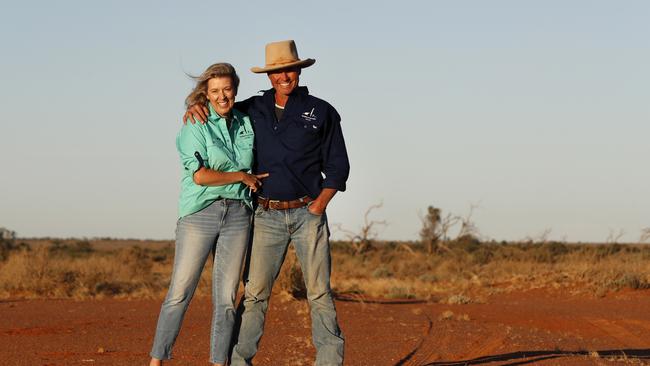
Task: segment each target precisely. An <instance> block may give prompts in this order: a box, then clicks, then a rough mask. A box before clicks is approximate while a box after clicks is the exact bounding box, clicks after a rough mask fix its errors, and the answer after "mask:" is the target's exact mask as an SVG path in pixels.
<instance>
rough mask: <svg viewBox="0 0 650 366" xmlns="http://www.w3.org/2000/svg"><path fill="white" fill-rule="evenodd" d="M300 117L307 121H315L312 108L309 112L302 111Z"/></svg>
mask: <svg viewBox="0 0 650 366" xmlns="http://www.w3.org/2000/svg"><path fill="white" fill-rule="evenodd" d="M302 118H304V119H305V120H307V121H309V122H313V121H315V120H316V115H315V114H314V108H312V109H311V112H304V113H303V114H302ZM314 128H316V126H314Z"/></svg>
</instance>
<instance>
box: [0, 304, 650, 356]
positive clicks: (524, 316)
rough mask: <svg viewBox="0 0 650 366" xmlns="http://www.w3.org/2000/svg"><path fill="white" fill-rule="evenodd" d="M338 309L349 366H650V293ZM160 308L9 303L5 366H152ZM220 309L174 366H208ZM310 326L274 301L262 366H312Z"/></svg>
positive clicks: (3, 338) (301, 314) (181, 347)
mask: <svg viewBox="0 0 650 366" xmlns="http://www.w3.org/2000/svg"><path fill="white" fill-rule="evenodd" d="M336 305H337V309H338V311H339V318H340V323H341V327H342V328H343V331H344V333H345V336H346V339H347V345H346V365H373V366H374V365H395V366H398V365H437V366H441V365H454V366H456V365H489V366H492V365H522V364H540V365H614V364H650V291H631V292H623V293H617V294H615V295H610V296H608V297H605V298H590V297H585V296H574V295H566V294H563V293H558V292H548V291H533V292H525V293H515V294H506V295H498V296H493V297H491V298H488V300H487V301H486V303H483V304H467V305H446V304H435V303H420V302H417V301H377V302H373V301H369V300H366V301H364V302H359V301H350V299H347V300H346V299H340V300H338V301H337V304H336ZM159 307H160V301H159V300H86V301H74V300H4V301H0V365H3V366H4V365H146V364H147V362H148V355H147V354H148V351H149V348H150V347H151V341H152V336H153V331H154V327H155V324H156V319H157V315H158V311H159ZM210 308H211V304H210V300H209V299H207V298H197V299H195V300H194V301H193V303H192V304H191V306H190V310H189V312H188V314H187V316H186V318H185V323H184V326H183V329H182V331H181V334H180V336H179V338H178V341H177V343H176V346H175V353H174V357H175V359H174V360H173V361H170V362H168V363H166V365H170V366H172V365H208V338H209V328H210ZM449 312H452V313H449ZM443 314H445V315H443ZM309 324H310V321H309V313H308V306H307V304H306V302H304V301H284V302H283V301H282V300H280V299H279V298H277V297H276V298H274V299H273V301H272V302H271V309H270V311H269V314H268V321H267V327H266V332H265V336H264V338H263V341H262V344H261V351H260V352H259V354H258V355H257V357H256V359H255V360H254V361H255V365H256V366H263V365H311V364H312V363H313V359H314V349H313V347H312V345H311V343H310V329H309Z"/></svg>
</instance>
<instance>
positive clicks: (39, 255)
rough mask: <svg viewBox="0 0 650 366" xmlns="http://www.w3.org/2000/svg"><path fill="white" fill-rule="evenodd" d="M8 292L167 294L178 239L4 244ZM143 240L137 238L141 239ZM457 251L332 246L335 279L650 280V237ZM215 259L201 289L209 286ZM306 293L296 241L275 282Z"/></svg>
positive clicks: (591, 289) (456, 300)
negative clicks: (643, 241)
mask: <svg viewBox="0 0 650 366" xmlns="http://www.w3.org/2000/svg"><path fill="white" fill-rule="evenodd" d="M0 244H1V245H0V249H1V250H0V297H1V298H10V297H11V298H15V297H25V298H51V297H56V298H78V299H83V298H102V297H123V298H160V297H162V296H164V294H165V292H166V290H167V285H168V283H169V276H170V274H171V269H172V261H173V244H172V243H171V242H147V243H138V242H128V243H124V242H121V241H106V240H103V241H101V242H88V241H74V240H68V241H60V240H49V241H47V242H44V241H39V242H37V243H34V242H28V243H24V244H15V243H7V242H2V243H0ZM135 244H137V245H135ZM448 247H449V248H451V251H450V252H447V251H445V252H441V253H431V254H429V253H427V252H426V251H425V250H424V248H423V247H422V246H421V245H417V244H408V243H387V244H383V245H377V246H375V247H374V248H373V249H371V250H369V251H367V252H366V253H364V254H354V250H353V248H352V247H351V246H350V245H348V244H346V243H342V242H338V243H333V245H332V267H333V273H332V287H333V289H334V291H335V292H337V293H339V294H350V295H363V296H367V297H376V298H418V299H427V300H430V301H438V302H444V303H450V304H465V303H472V302H482V301H483V299H484V298H485V296H488V295H491V294H496V293H500V292H507V291H513V290H528V289H535V288H546V289H558V290H562V291H571V292H583V293H590V294H593V295H596V296H602V295H605V294H607V293H608V292H612V291H619V290H621V289H624V288H628V289H633V290H640V289H647V288H650V271H648V270H647V269H648V268H650V246H645V245H620V244H608V245H587V244H564V243H539V244H535V243H526V244H521V243H520V244H512V243H478V242H476V241H472V240H463V241H459V242H451V243H448ZM210 262H211V261H209V263H208V264H207V266H206V269H205V270H204V272H203V276H202V278H201V282H200V283H199V288H198V289H197V295H199V296H201V295H209V293H210V276H209V274H210V272H211V263H210ZM275 290H276V292H282V293H284V294H285V295H290V296H291V297H294V298H304V297H305V288H304V285H303V283H302V274H301V272H300V266H299V265H298V263H297V261H296V259H295V254H294V253H293V250H290V251H289V253H288V256H287V260H286V261H285V263H284V266H283V268H282V270H281V273H280V277H279V278H278V282H277V283H276V287H275Z"/></svg>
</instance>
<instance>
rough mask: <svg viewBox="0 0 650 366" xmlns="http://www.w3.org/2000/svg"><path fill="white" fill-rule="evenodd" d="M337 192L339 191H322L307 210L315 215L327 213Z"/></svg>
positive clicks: (328, 189)
mask: <svg viewBox="0 0 650 366" xmlns="http://www.w3.org/2000/svg"><path fill="white" fill-rule="evenodd" d="M336 192H338V191H337V190H336V189H333V188H323V190H322V191H320V194H319V195H318V197H317V198H316V199H315V200H314V201H313V202H312V204H311V205H309V207H308V208H307V209H308V210H309V212H311V213H313V214H315V215H322V214H323V212H325V209H326V208H327V205H329V203H330V201H331V200H332V198H334V195H335V194H336Z"/></svg>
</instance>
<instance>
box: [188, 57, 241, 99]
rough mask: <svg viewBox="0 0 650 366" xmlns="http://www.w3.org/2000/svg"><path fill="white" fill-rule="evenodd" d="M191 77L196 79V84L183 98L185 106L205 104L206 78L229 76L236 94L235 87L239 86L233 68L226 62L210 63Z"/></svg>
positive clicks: (237, 77)
mask: <svg viewBox="0 0 650 366" xmlns="http://www.w3.org/2000/svg"><path fill="white" fill-rule="evenodd" d="M189 77H191V78H192V79H194V80H196V85H195V86H194V89H192V91H191V92H190V95H188V96H187V98H185V107H189V106H192V105H194V104H205V102H207V100H208V97H207V96H206V93H207V91H208V80H210V79H212V78H223V77H229V78H230V80H232V84H233V86H234V87H235V94H237V89H238V88H239V76H237V72H235V68H234V67H233V66H232V65H231V64H229V63H226V62H220V63H216V64H214V65H211V66H210V67H208V68H207V69H205V71H203V73H202V74H201V75H199V76H191V75H189Z"/></svg>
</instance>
